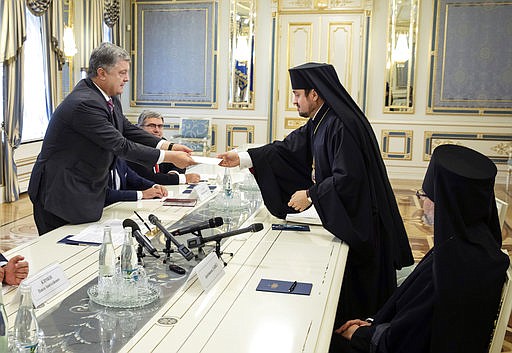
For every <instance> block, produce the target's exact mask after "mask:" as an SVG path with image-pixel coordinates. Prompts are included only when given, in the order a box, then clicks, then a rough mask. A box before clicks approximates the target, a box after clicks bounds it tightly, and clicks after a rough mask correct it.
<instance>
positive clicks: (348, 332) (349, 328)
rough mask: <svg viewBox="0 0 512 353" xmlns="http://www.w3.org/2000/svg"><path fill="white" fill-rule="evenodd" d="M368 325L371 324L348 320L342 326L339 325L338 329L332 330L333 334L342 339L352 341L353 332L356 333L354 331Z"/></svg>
mask: <svg viewBox="0 0 512 353" xmlns="http://www.w3.org/2000/svg"><path fill="white" fill-rule="evenodd" d="M370 325H371V323H369V322H367V321H363V320H359V319H355V320H349V321H347V322H345V323H344V324H343V325H341V327H340V328H338V329H337V330H334V332H335V333H337V334H338V335H342V336H343V337H345V338H346V339H347V340H349V341H350V340H351V339H352V335H353V334H354V332H356V330H357V329H358V328H359V327H361V326H370Z"/></svg>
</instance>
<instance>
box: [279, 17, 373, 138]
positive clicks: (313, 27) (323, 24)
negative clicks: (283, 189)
mask: <svg viewBox="0 0 512 353" xmlns="http://www.w3.org/2000/svg"><path fill="white" fill-rule="evenodd" d="M363 19H364V17H363V15H362V14H335V15H320V14H301V15H295V14H294V15H281V16H280V17H279V22H280V26H279V37H278V38H279V43H278V45H279V48H278V57H277V67H278V71H277V89H278V92H277V104H276V109H275V110H274V111H275V119H274V122H273V129H272V131H273V136H272V139H278V140H281V139H283V138H284V137H285V136H286V135H287V134H289V133H290V132H291V131H292V130H294V129H296V128H297V127H299V126H301V125H303V124H304V123H305V122H306V119H304V118H301V117H299V115H298V114H297V109H296V108H295V106H294V105H293V104H292V92H291V87H290V79H289V76H288V69H289V68H290V67H293V66H297V65H300V64H303V63H306V62H310V61H316V62H324V63H329V64H332V65H333V66H334V67H335V69H336V71H337V73H338V77H339V78H340V81H341V83H342V84H343V86H344V87H345V89H346V90H347V91H348V92H349V93H350V95H351V96H352V98H353V99H354V100H355V101H356V102H357V103H359V104H360V102H361V101H362V97H359V96H360V94H361V88H362V87H363V81H362V80H363V79H362V78H363V72H362V56H363V55H362V54H363V48H364V47H363V38H364V36H363V33H364V31H363V25H364V20H363Z"/></svg>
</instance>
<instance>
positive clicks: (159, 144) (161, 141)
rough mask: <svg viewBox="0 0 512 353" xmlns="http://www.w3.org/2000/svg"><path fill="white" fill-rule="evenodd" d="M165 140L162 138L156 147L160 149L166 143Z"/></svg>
mask: <svg viewBox="0 0 512 353" xmlns="http://www.w3.org/2000/svg"><path fill="white" fill-rule="evenodd" d="M164 142H166V141H165V140H160V141H159V142H158V143H157V144H156V147H155V148H158V149H160V147H162V145H163V144H164Z"/></svg>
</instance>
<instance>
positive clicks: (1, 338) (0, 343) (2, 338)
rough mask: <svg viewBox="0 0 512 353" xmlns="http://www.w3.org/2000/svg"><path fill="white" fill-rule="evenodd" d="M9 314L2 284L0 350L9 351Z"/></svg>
mask: <svg viewBox="0 0 512 353" xmlns="http://www.w3.org/2000/svg"><path fill="white" fill-rule="evenodd" d="M8 327H9V325H8V324H7V314H6V312H5V307H4V298H3V296H2V285H1V284H0V352H7V345H8V340H7V338H8V335H7V328H8Z"/></svg>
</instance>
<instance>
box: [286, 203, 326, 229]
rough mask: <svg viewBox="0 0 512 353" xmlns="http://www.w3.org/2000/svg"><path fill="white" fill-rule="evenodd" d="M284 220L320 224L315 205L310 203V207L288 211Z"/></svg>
mask: <svg viewBox="0 0 512 353" xmlns="http://www.w3.org/2000/svg"><path fill="white" fill-rule="evenodd" d="M286 220H287V221H289V222H296V223H306V224H318V225H322V221H321V220H320V216H319V215H318V212H316V208H315V206H313V205H311V207H310V208H308V209H306V210H304V211H302V212H299V213H288V214H287V215H286Z"/></svg>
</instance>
